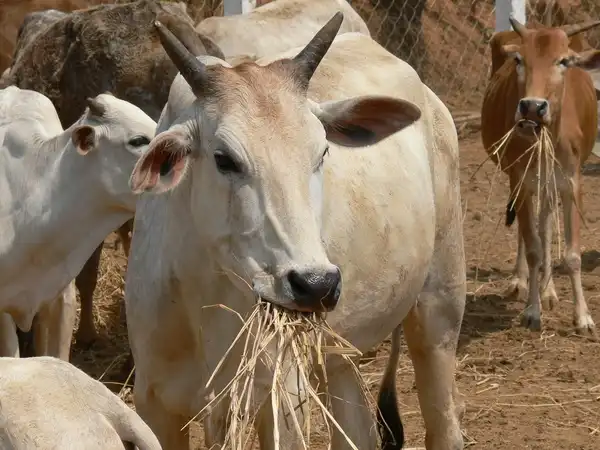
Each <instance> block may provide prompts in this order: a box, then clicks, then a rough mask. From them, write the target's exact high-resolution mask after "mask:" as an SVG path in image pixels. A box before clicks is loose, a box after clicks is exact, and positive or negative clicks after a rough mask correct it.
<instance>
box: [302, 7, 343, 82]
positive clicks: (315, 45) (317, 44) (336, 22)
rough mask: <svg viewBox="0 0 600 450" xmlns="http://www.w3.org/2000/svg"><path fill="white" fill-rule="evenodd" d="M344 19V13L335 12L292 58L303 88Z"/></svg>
mask: <svg viewBox="0 0 600 450" xmlns="http://www.w3.org/2000/svg"><path fill="white" fill-rule="evenodd" d="M343 20H344V14H342V12H341V11H338V12H336V13H335V15H334V16H333V17H332V18H331V19H329V22H327V23H326V24H325V26H324V27H323V28H321V29H320V30H319V32H318V33H317V34H316V35H315V37H313V38H312V40H311V41H310V42H309V43H308V44H307V45H306V47H304V48H303V49H302V51H301V52H300V53H298V55H296V57H295V58H294V60H293V61H294V65H295V66H296V69H298V71H299V81H300V82H301V84H302V86H303V87H304V89H308V83H309V82H310V79H311V77H312V76H313V74H314V73H315V70H317V67H318V65H319V63H320V62H321V60H322V59H323V57H324V56H325V53H327V50H329V47H330V46H331V43H332V42H333V40H334V39H335V36H336V35H337V32H338V31H339V29H340V27H341V26H342V22H343Z"/></svg>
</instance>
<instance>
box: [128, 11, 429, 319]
mask: <svg viewBox="0 0 600 450" xmlns="http://www.w3.org/2000/svg"><path fill="white" fill-rule="evenodd" d="M342 19H343V16H342V14H341V13H337V14H336V15H335V16H334V17H333V18H332V19H331V20H330V21H329V22H328V23H327V24H326V25H325V26H324V27H323V28H322V29H321V30H320V31H319V33H317V35H316V36H315V37H314V38H313V40H312V41H311V42H310V43H309V44H308V45H307V46H306V47H305V48H304V49H303V50H302V51H301V52H300V53H299V54H298V55H297V56H296V57H295V58H293V59H286V60H280V61H276V62H274V63H272V64H269V65H266V66H259V65H257V64H255V63H252V62H246V63H243V64H240V65H238V66H235V67H231V66H229V67H227V66H228V65H227V64H226V63H224V64H217V65H214V66H206V65H205V64H203V63H202V62H200V61H199V60H198V59H196V58H194V57H193V56H192V55H191V54H190V52H189V51H188V50H187V49H186V48H185V47H184V46H183V45H182V44H181V43H180V42H179V41H178V40H177V39H176V38H175V37H174V36H173V35H172V34H171V33H170V31H169V30H168V29H166V28H165V27H164V26H163V25H162V24H160V23H159V22H157V23H156V26H157V29H158V31H159V33H160V36H161V40H162V43H163V46H164V48H165V50H166V51H167V53H168V54H169V56H170V58H171V59H172V60H173V62H174V63H175V65H176V66H177V67H178V69H179V71H180V73H181V75H182V76H183V77H184V78H185V80H186V81H187V83H188V84H189V86H190V87H191V89H192V91H193V93H194V95H195V99H194V103H193V106H192V109H193V111H192V113H191V114H190V112H189V110H186V111H187V112H184V113H183V114H182V115H180V116H179V118H178V119H177V120H176V121H175V122H176V123H175V124H168V125H170V128H168V129H165V128H166V127H164V126H163V125H164V124H162V123H159V128H158V131H161V130H164V131H162V132H160V133H159V134H157V136H156V137H155V138H154V139H153V141H152V143H151V144H150V149H149V150H148V152H147V153H146V154H145V155H144V156H143V157H142V158H141V159H140V161H139V162H138V163H137V165H136V167H135V169H134V171H133V173H132V176H131V186H132V188H133V190H134V192H153V193H161V192H164V191H169V190H173V189H184V190H185V191H186V192H187V191H188V189H189V198H190V205H189V207H190V208H191V212H192V218H193V222H194V228H195V230H196V232H197V233H198V234H199V235H201V236H202V237H203V242H205V243H206V246H207V247H210V248H211V249H214V254H215V255H216V258H218V259H217V260H218V264H219V265H221V268H222V269H224V271H225V272H231V273H234V274H235V275H233V276H232V280H233V281H235V279H236V278H237V277H239V278H241V279H244V280H246V282H247V283H248V284H249V285H250V286H251V287H252V289H253V291H254V294H255V295H256V296H260V297H261V298H263V299H264V300H267V301H270V302H273V303H277V304H279V305H281V306H284V307H286V308H289V309H294V310H300V311H306V312H322V311H329V310H332V309H333V308H334V307H335V305H336V304H337V302H338V299H339V296H340V291H341V273H340V270H339V268H338V267H336V266H335V265H333V264H332V263H331V262H330V261H329V259H328V257H327V255H326V254H325V248H324V245H323V242H322V237H321V232H320V225H321V208H322V198H323V195H326V194H327V193H326V192H324V189H325V187H324V183H323V177H324V174H323V165H324V163H326V161H327V158H328V152H329V146H330V143H333V144H338V145H341V146H345V147H363V146H369V145H372V144H375V143H377V142H379V141H380V140H382V139H384V138H386V137H387V136H389V135H391V134H393V133H395V132H397V131H399V130H401V129H403V128H404V127H407V126H409V125H411V124H412V123H413V122H415V121H416V120H418V119H419V117H420V114H421V112H420V110H419V108H418V107H417V106H415V105H414V104H411V103H409V102H406V101H403V100H399V99H395V98H389V97H357V98H350V99H346V100H341V101H332V102H326V103H321V104H316V103H314V102H311V101H310V100H308V99H307V90H308V84H309V82H310V79H311V77H312V75H313V73H314V72H315V70H316V69H317V66H318V65H319V63H320V61H321V59H322V58H323V57H324V56H325V53H326V52H327V50H328V49H329V46H330V45H331V43H332V41H333V39H334V37H335V35H336V33H337V31H338V29H339V27H340V25H341V23H342ZM177 80H178V79H176V81H175V82H174V84H173V87H172V90H171V94H172V95H171V97H170V98H169V104H168V106H167V108H171V107H173V108H176V105H173V104H172V103H171V102H172V101H173V100H174V99H176V98H181V97H180V96H179V95H180V94H177V95H174V94H173V92H174V90H175V87H176V85H177V83H178V81H177ZM179 80H180V81H181V79H179ZM178 96H179V97H178ZM186 117H187V119H186ZM189 117H191V118H192V119H189ZM332 151H336V152H339V153H340V155H339V156H340V157H341V156H342V155H341V153H342V152H343V151H344V150H343V149H333V148H332ZM364 151H369V150H364ZM184 179H185V181H184V182H183V183H182V180H184ZM348 182H349V183H351V182H352V180H348ZM180 184H185V186H178V185H180ZM332 201H339V202H344V201H347V200H346V199H337V200H336V199H332ZM352 220H353V218H352V217H348V222H351V221H352ZM337 226H339V227H344V226H346V224H345V223H339V224H338V225H337ZM205 248H206V247H205ZM211 251H213V250H211ZM246 288H247V286H246Z"/></svg>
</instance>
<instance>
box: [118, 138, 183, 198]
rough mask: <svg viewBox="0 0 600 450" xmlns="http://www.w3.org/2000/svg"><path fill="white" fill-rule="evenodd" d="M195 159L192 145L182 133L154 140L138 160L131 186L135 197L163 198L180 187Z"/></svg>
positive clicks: (132, 174)
mask: <svg viewBox="0 0 600 450" xmlns="http://www.w3.org/2000/svg"><path fill="white" fill-rule="evenodd" d="M190 159H191V141H190V138H189V136H188V135H187V133H185V132H184V131H182V130H167V131H163V132H162V133H160V134H158V135H157V136H155V137H154V139H153V140H152V142H150V146H149V148H148V151H146V152H145V153H144V154H143V155H142V156H141V157H140V159H139V160H138V162H137V163H136V165H135V167H134V168H133V172H132V173H131V177H130V178H129V186H130V187H131V190H132V191H133V192H134V193H135V194H141V193H143V192H152V193H154V194H160V193H163V192H166V191H170V190H172V189H174V188H175V187H177V186H178V185H179V183H180V182H181V180H182V179H183V177H184V175H185V172H186V170H187V168H188V166H189V164H190Z"/></svg>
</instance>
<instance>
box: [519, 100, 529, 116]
mask: <svg viewBox="0 0 600 450" xmlns="http://www.w3.org/2000/svg"><path fill="white" fill-rule="evenodd" d="M528 110H529V105H528V104H527V102H526V101H525V100H519V112H520V113H521V115H522V116H526V115H527V112H528Z"/></svg>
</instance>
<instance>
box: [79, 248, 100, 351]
mask: <svg viewBox="0 0 600 450" xmlns="http://www.w3.org/2000/svg"><path fill="white" fill-rule="evenodd" d="M103 246H104V242H102V243H101V244H100V245H99V246H98V247H97V248H96V250H94V253H92V256H90V257H89V258H88V260H87V261H86V263H85V265H84V266H83V269H81V272H79V275H77V277H76V278H75V286H77V290H78V291H79V298H80V300H81V314H80V316H79V327H78V328H77V333H75V339H76V340H77V343H78V344H82V345H83V346H89V345H91V344H92V343H93V342H94V341H95V340H96V339H97V338H98V333H97V332H96V326H95V324H94V291H95V290H96V284H97V282H98V267H99V265H100V256H101V255H102V247H103Z"/></svg>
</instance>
